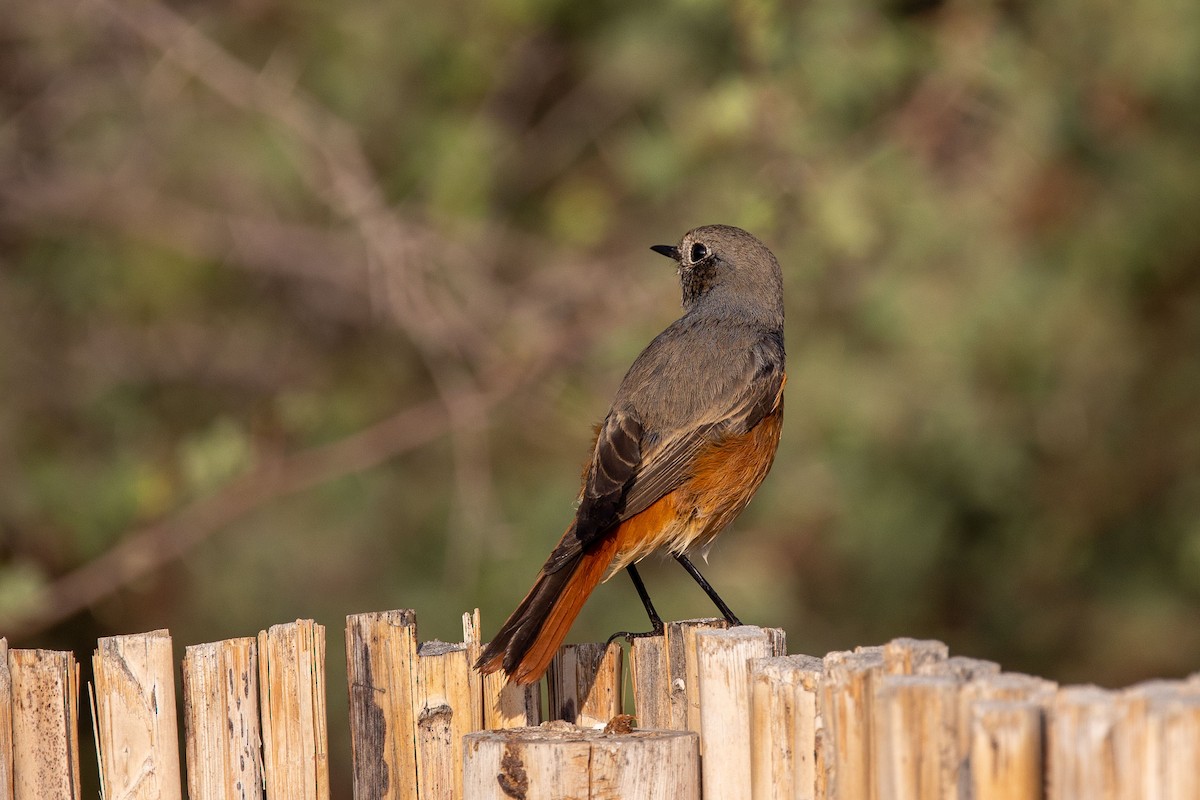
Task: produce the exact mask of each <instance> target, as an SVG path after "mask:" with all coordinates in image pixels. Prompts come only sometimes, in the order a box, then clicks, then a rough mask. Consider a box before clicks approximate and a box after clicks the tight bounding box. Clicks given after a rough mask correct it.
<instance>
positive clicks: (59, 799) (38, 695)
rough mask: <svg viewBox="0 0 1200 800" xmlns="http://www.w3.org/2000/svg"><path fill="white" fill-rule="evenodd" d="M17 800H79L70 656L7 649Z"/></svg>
mask: <svg viewBox="0 0 1200 800" xmlns="http://www.w3.org/2000/svg"><path fill="white" fill-rule="evenodd" d="M8 664H9V668H10V670H11V677H12V700H13V703H12V712H13V777H14V785H13V789H14V796H15V797H16V800H77V799H78V798H79V796H80V793H79V665H78V664H76V663H75V656H74V655H73V654H72V653H70V652H58V651H54V650H10V651H9V653H8Z"/></svg>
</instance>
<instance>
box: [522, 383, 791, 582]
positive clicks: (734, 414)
mask: <svg viewBox="0 0 1200 800" xmlns="http://www.w3.org/2000/svg"><path fill="white" fill-rule="evenodd" d="M783 382H784V373H783V365H782V363H781V362H770V363H766V364H763V363H760V364H759V365H758V367H757V368H756V369H755V371H754V373H753V375H752V376H750V378H749V379H748V380H746V381H742V382H740V389H739V390H737V391H736V392H735V393H733V396H732V397H724V398H717V399H716V400H715V401H714V402H713V403H712V404H711V405H710V406H709V407H708V408H705V409H702V410H700V411H699V413H697V414H696V415H695V416H694V418H693V419H692V420H690V421H689V422H688V424H686V425H682V426H680V427H679V428H677V429H676V430H674V431H669V432H665V433H659V432H648V431H645V430H644V429H643V426H642V423H641V421H640V420H639V419H637V417H636V416H635V414H634V413H633V412H631V411H626V410H622V409H613V410H612V411H611V412H609V415H608V417H607V418H606V419H605V420H604V424H603V425H601V427H600V431H599V434H598V435H597V437H596V447H595V450H594V453H593V456H592V462H591V465H590V466H589V468H588V471H587V477H586V480H585V483H584V488H583V493H582V496H581V498H580V502H579V509H578V511H577V512H576V516H575V525H574V526H573V527H572V529H570V530H568V532H567V534H566V535H565V536H564V537H563V539H562V541H560V542H559V544H558V547H557V548H555V550H554V552H553V553H552V554H551V556H550V559H549V560H548V561H547V563H546V566H545V567H544V569H545V570H546V571H547V572H553V571H555V570H557V569H558V568H559V567H561V566H562V565H563V564H566V563H567V562H569V561H570V560H571V559H572V558H573V557H574V556H576V555H578V554H579V553H580V552H582V550H583V549H584V548H586V547H587V546H588V545H589V544H591V543H592V542H594V541H595V540H597V539H598V538H599V537H601V536H602V535H603V534H604V533H606V532H607V531H608V530H610V529H611V528H612V527H613V526H614V525H616V524H618V523H620V522H621V521H623V520H626V519H629V518H630V517H632V516H634V515H635V514H638V513H639V512H641V511H644V510H645V509H646V508H647V507H649V506H650V505H651V504H652V503H654V502H655V501H656V500H658V499H659V498H661V497H662V496H663V495H665V494H667V493H668V492H670V491H672V490H673V489H675V488H676V487H678V486H679V485H680V484H681V483H683V481H684V480H686V479H687V478H688V477H689V475H690V469H691V465H692V463H693V462H694V461H695V457H696V455H697V453H699V452H700V451H701V450H702V449H703V448H705V447H706V446H708V445H711V444H713V443H717V442H720V441H721V439H723V438H725V437H726V436H735V435H740V434H743V433H745V432H746V431H748V430H750V429H751V428H753V427H754V426H755V425H757V424H758V423H759V422H760V421H761V420H762V419H763V417H765V416H766V415H767V414H769V413H770V412H771V411H772V410H773V409H774V408H775V407H776V406H777V405H778V403H779V400H780V395H781V394H782V389H783Z"/></svg>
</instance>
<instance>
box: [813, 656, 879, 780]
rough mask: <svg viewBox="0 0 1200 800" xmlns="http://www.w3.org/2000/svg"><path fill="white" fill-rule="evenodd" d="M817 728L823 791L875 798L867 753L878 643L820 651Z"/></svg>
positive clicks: (870, 745) (871, 760)
mask: <svg viewBox="0 0 1200 800" xmlns="http://www.w3.org/2000/svg"><path fill="white" fill-rule="evenodd" d="M824 661H825V680H824V682H823V683H822V684H821V719H822V723H823V728H822V731H821V737H822V744H821V747H822V748H823V750H824V752H826V753H828V754H829V757H828V758H826V760H825V780H824V786H825V790H826V794H827V796H828V797H830V798H837V800H875V799H876V797H877V794H876V771H875V769H874V758H873V741H872V740H873V738H874V733H873V730H872V726H873V724H874V718H875V712H874V693H875V683H876V681H877V680H879V677H880V676H881V675H882V674H883V668H884V661H883V648H882V647H868V648H860V649H859V650H857V651H855V652H849V651H836V652H833V653H829V654H828V655H826V656H825V659H824Z"/></svg>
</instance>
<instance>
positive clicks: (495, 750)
mask: <svg viewBox="0 0 1200 800" xmlns="http://www.w3.org/2000/svg"><path fill="white" fill-rule="evenodd" d="M479 630H480V626H479V613H478V611H476V612H474V613H473V614H467V615H464V618H463V641H462V642H461V643H455V644H448V643H445V642H419V641H418V639H417V624H416V614H415V613H414V612H413V611H411V610H402V611H386V612H379V613H368V614H356V615H353V616H350V617H348V618H347V620H346V631H345V642H346V647H345V655H346V664H347V671H348V676H349V681H348V687H347V690H348V693H349V699H350V706H349V708H350V713H349V723H350V733H351V748H352V752H351V756H352V763H353V796H354V797H355V798H357V800H364V799H365V798H370V799H371V800H385V799H386V800H449V799H454V800H457V799H458V798H466V799H467V800H479V799H480V798H495V800H510V799H511V798H520V799H522V800H540V799H541V798H612V799H614V800H615V799H623V798H651V799H657V798H669V799H670V800H700V799H701V798H704V799H705V800H716V799H719V800H775V799H777V798H792V799H798V800H1124V799H1125V798H1129V800H1200V674H1198V675H1196V676H1193V677H1191V678H1190V679H1187V680H1177V681H1152V682H1148V683H1144V684H1138V685H1136V686H1132V687H1129V688H1126V689H1122V690H1105V689H1100V688H1097V687H1094V686H1064V687H1060V686H1058V685H1056V684H1055V683H1053V682H1051V681H1048V680H1044V679H1042V678H1037V677H1032V676H1028V675H1021V674H1015V673H1007V672H1004V671H1002V670H1001V668H1000V667H999V665H997V664H995V663H992V662H988V661H980V660H977V659H970V658H962V657H958V656H951V655H950V654H949V653H948V652H947V648H946V646H945V645H944V644H942V643H941V642H936V641H926V640H914V639H896V640H893V641H891V642H888V643H887V644H885V645H882V646H878V647H859V648H857V649H855V650H854V651H845V652H834V653H829V654H828V655H826V656H824V657H823V658H816V657H813V656H806V655H786V654H785V653H786V642H785V636H784V633H783V631H782V630H779V629H770V628H756V627H753V626H743V627H738V628H732V629H726V628H725V626H724V623H722V622H719V621H715V620H688V621H683V622H674V623H671V624H669V625H668V626H667V630H666V632H665V635H663V636H660V637H650V638H641V639H635V640H634V642H633V644H632V646H631V647H630V649H629V653H628V658H629V669H628V670H626V669H625V664H624V660H625V655H626V654H625V653H624V652H623V650H622V648H621V647H620V646H619V645H618V644H609V645H603V644H576V645H567V646H565V647H564V648H563V649H562V650H561V651H560V653H559V655H558V658H557V659H556V660H555V662H554V664H553V665H552V666H551V668H550V670H549V672H548V674H547V678H546V680H545V681H544V686H542V685H538V684H535V685H533V686H530V687H516V686H509V685H506V684H505V683H504V682H503V681H501V680H499V679H498V678H497V677H496V676H486V677H485V676H480V675H479V674H478V673H476V672H475V671H474V670H473V669H471V664H472V663H473V662H474V659H475V657H476V655H477V654H478V652H479V650H480V640H479ZM325 658H326V641H325V630H324V628H323V627H322V626H321V625H318V624H316V623H314V622H313V621H311V620H297V621H296V622H293V623H288V624H284V625H276V626H273V627H271V628H270V629H269V630H266V631H262V632H261V633H259V634H258V636H257V637H256V638H240V639H230V640H226V641H222V642H214V643H210V644H200V645H194V646H190V647H187V648H186V650H185V655H184V658H183V662H182V683H181V685H182V697H181V698H179V699H178V702H177V698H176V696H175V687H176V683H175V678H176V674H175V664H174V661H173V657H172V642H171V637H170V635H169V633H168V632H167V631H163V630H160V631H152V632H150V633H145V634H135V635H130V636H114V637H109V638H104V639H101V640H100V641H99V642H98V646H97V649H96V651H95V653H94V655H93V668H94V676H95V677H94V681H93V682H92V683H91V684H89V686H88V687H87V690H88V702H90V703H91V707H92V711H93V713H92V718H93V719H94V720H95V731H94V734H95V735H94V741H95V753H96V759H97V764H98V766H99V774H100V776H101V785H102V793H103V797H104V798H107V800H126V799H129V800H142V799H143V798H146V799H150V798H163V799H164V800H172V799H173V798H182V797H183V796H184V794H183V793H184V791H186V793H187V796H188V797H189V798H191V799H192V800H233V799H234V798H239V799H242V800H245V799H254V800H262V799H263V798H266V800H309V799H311V800H325V798H328V797H329V796H330V786H329V769H328V765H329V753H328V746H327V728H328V726H327V721H326V715H325V697H326V687H325ZM627 682H628V685H629V686H630V687H631V689H632V696H631V697H629V698H626V697H625V693H624V689H625V686H626V683H627ZM543 690H544V691H543ZM79 693H80V686H79V671H78V664H77V662H76V660H75V656H74V654H72V653H70V652H55V651H45V650H21V649H11V650H10V649H9V648H8V643H7V642H6V641H5V640H4V639H0V800H8V799H9V798H16V799H17V800H57V799H58V798H63V800H76V799H77V798H79V797H80V786H79V764H80V758H81V748H80V742H79V724H78V704H79V700H80V694H79ZM543 694H544V699H545V703H544V707H545V708H547V709H548V713H545V714H544V713H543V711H542V709H543ZM627 710H632V716H630V715H627V714H626V713H625V712H626V711H627ZM177 713H178V715H179V717H181V718H182V725H183V741H184V747H183V759H182V760H181V758H180V748H179V745H178V739H179V736H178V734H179V729H178V725H179V723H178V718H177ZM635 718H636V725H635V723H634V720H635ZM544 720H545V721H544ZM84 749H85V751H89V755H90V748H84ZM181 767H182V768H181ZM183 776H186V782H185V781H184V778H183Z"/></svg>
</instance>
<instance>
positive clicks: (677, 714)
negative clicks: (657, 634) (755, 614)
mask: <svg viewBox="0 0 1200 800" xmlns="http://www.w3.org/2000/svg"><path fill="white" fill-rule="evenodd" d="M728 627H729V623H728V622H726V621H725V620H723V619H720V618H706V619H685V620H680V621H678V622H668V623H667V627H666V632H667V668H668V669H669V670H670V671H671V720H672V725H671V728H672V729H675V730H692V731H696V732H697V733H699V732H700V691H699V685H698V682H699V680H700V679H699V676H698V673H697V667H696V634H697V633H698V632H699V631H701V630H708V629H713V628H719V629H725V628H728Z"/></svg>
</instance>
